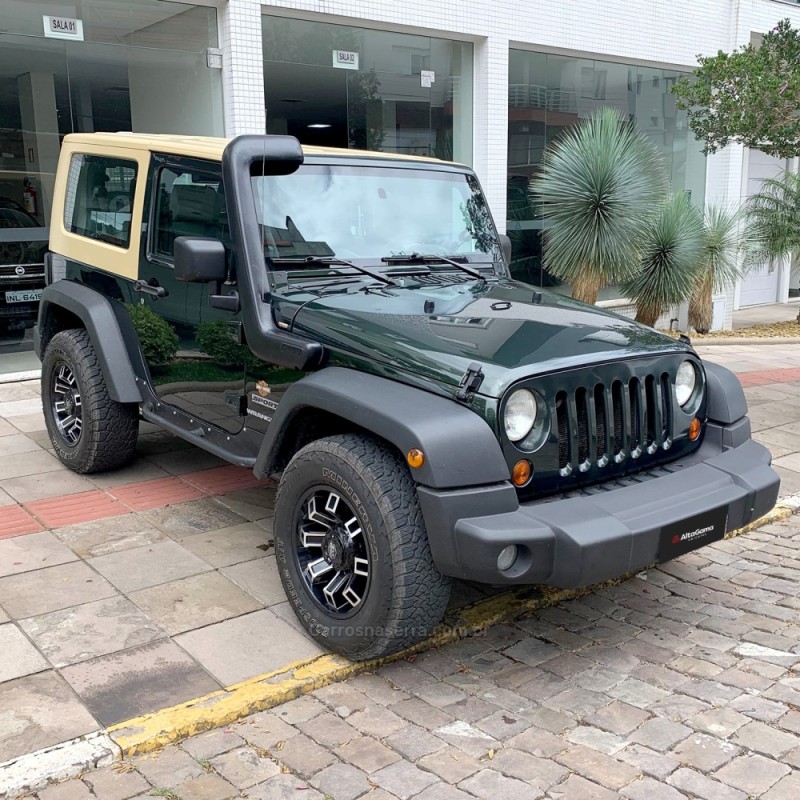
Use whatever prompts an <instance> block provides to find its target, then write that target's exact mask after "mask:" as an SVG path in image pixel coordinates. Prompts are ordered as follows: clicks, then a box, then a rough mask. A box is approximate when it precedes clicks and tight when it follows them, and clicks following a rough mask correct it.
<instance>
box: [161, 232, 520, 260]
mask: <svg viewBox="0 0 800 800" xmlns="http://www.w3.org/2000/svg"><path fill="white" fill-rule="evenodd" d="M498 237H499V239H500V245H501V246H502V248H503V258H505V260H506V266H507V267H508V268H509V269H510V268H511V238H510V237H508V236H506V235H505V234H504V233H500V234H498ZM176 241H177V240H176Z"/></svg>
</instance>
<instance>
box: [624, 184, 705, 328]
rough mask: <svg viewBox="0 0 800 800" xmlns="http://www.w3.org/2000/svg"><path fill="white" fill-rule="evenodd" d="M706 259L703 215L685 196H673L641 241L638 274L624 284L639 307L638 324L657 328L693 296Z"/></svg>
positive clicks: (666, 200) (662, 205)
mask: <svg viewBox="0 0 800 800" xmlns="http://www.w3.org/2000/svg"><path fill="white" fill-rule="evenodd" d="M702 258H703V215H702V213H701V212H700V209H699V208H697V206H695V205H693V204H692V201H691V200H690V199H689V195H687V194H686V193H685V192H680V193H678V194H673V195H670V196H669V197H668V198H667V199H665V200H664V201H663V202H662V204H661V206H660V207H659V208H658V210H657V211H656V212H655V213H654V214H653V215H652V217H651V219H650V221H649V223H648V226H647V228H646V229H645V231H644V234H643V236H642V239H641V260H640V269H639V270H638V272H637V273H636V274H635V275H634V276H633V277H632V278H630V279H628V280H627V281H624V282H623V284H622V287H621V288H622V292H623V294H625V295H626V296H628V297H630V298H631V299H632V300H633V301H634V302H635V303H636V321H637V322H641V323H643V324H645V325H650V326H651V327H653V326H654V325H655V324H656V320H657V319H658V318H659V317H660V316H661V314H662V313H663V312H664V311H665V310H666V309H667V308H669V307H670V306H672V305H678V304H679V303H682V302H683V301H684V300H686V298H688V297H689V295H690V294H691V292H692V289H693V288H694V286H695V284H696V282H697V275H698V272H699V270H700V268H701V266H702Z"/></svg>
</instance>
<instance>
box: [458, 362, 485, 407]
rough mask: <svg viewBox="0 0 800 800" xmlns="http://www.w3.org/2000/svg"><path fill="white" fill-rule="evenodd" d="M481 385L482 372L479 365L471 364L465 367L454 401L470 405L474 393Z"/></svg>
mask: <svg viewBox="0 0 800 800" xmlns="http://www.w3.org/2000/svg"><path fill="white" fill-rule="evenodd" d="M482 383H483V370H481V365H480V364H478V363H476V362H473V363H472V364H470V365H469V366H468V367H467V371H466V372H465V373H464V377H463V378H461V383H459V384H458V391H457V392H456V400H460V401H461V402H462V403H471V402H472V398H473V397H474V396H475V392H477V391H478V389H480V388H481V384H482Z"/></svg>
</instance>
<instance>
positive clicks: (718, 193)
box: [220, 0, 800, 327]
mask: <svg viewBox="0 0 800 800" xmlns="http://www.w3.org/2000/svg"><path fill="white" fill-rule="evenodd" d="M262 13H266V14H282V15H288V16H296V17H303V18H306V19H314V20H319V21H328V22H334V23H343V24H349V25H356V26H361V27H370V28H380V29H384V30H397V31H402V32H415V33H423V34H425V35H429V36H438V37H443V38H449V39H460V40H465V41H470V42H472V43H473V46H474V81H473V83H474V100H473V109H474V110H473V114H474V119H473V160H472V164H473V166H474V168H475V170H476V171H477V173H478V175H479V177H480V179H481V182H482V184H483V187H484V190H485V191H486V193H487V195H488V198H489V202H490V204H491V207H492V210H493V213H494V216H495V219H496V220H497V223H498V225H499V226H500V227H502V226H503V225H504V220H505V206H506V173H507V146H508V145H507V141H508V54H509V49H510V48H521V49H530V50H538V51H542V52H551V53H566V54H570V55H585V56H587V57H591V58H599V59H607V60H612V61H622V62H629V63H634V64H645V65H652V66H660V67H667V68H675V69H680V70H685V71H690V70H691V69H693V68H694V66H696V63H697V62H696V56H697V55H698V54H713V53H715V52H716V51H717V50H730V49H732V48H733V47H735V46H737V45H741V44H744V43H746V42H749V41H750V37H751V33H753V32H762V33H763V32H765V31H767V30H769V29H770V28H772V27H773V26H774V25H775V24H776V23H777V22H778V21H779V20H780V19H782V18H785V17H788V18H790V19H791V21H792V23H793V25H794V26H795V27H798V26H800V5H797V4H796V3H793V2H782V0H703V1H702V2H697V0H670V2H667V3H663V2H662V3H657V2H653V0H538V2H523V1H522V0H449V2H443V1H442V0H404V2H396V0H391V1H390V0H284V1H283V2H281V1H280V0H277V2H274V3H272V4H269V5H267V4H262V3H260V2H259V0H227V2H224V3H223V4H222V5H221V6H220V39H221V46H222V48H223V64H224V72H223V78H224V95H225V117H226V118H225V127H226V132H227V133H228V135H235V134H240V133H257V132H263V131H264V127H265V113H264V101H263V98H264V73H263V67H262V41H261V14H262ZM743 155H744V151H743V149H742V148H741V147H737V146H731V147H729V148H727V149H726V150H725V151H723V152H722V153H719V154H717V155H715V156H713V157H711V158H709V159H708V161H707V176H706V199H707V201H714V202H717V203H723V204H726V205H734V204H738V203H739V202H740V200H741V193H742V186H743V178H744V176H743V163H744V158H743ZM786 269H787V270H788V267H787V268H786ZM720 299H722V297H720ZM724 300H725V327H729V326H730V322H731V313H732V310H733V302H734V289H733V287H731V288H730V290H729V291H728V292H727V293H726V294H725V296H724Z"/></svg>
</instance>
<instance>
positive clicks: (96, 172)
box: [64, 154, 137, 248]
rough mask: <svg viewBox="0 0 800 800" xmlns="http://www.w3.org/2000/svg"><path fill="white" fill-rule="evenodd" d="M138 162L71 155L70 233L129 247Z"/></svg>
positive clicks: (67, 214) (67, 201) (66, 223)
mask: <svg viewBox="0 0 800 800" xmlns="http://www.w3.org/2000/svg"><path fill="white" fill-rule="evenodd" d="M136 166H137V165H136V162H135V161H128V160H127V159H121V158H109V157H106V156H90V155H83V154H76V155H73V156H72V160H71V161H70V164H69V173H68V175H67V189H66V197H65V199H64V227H65V228H66V229H67V230H68V231H69V232H70V233H77V234H78V235H79V236H86V237H87V238H89V239H94V240H96V241H99V242H106V243H107V244H113V245H115V246H116V247H123V248H127V247H128V245H129V244H130V240H131V209H132V208H133V195H134V191H135V189H136Z"/></svg>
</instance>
